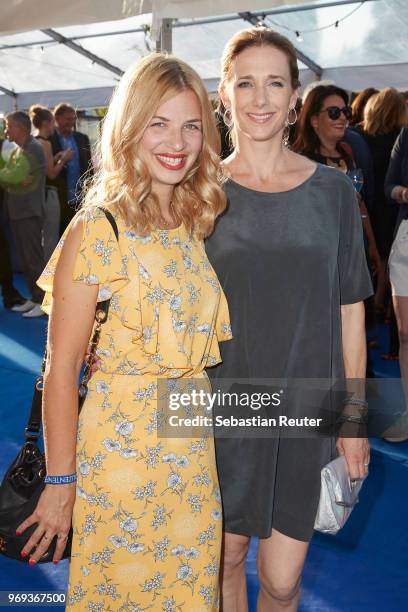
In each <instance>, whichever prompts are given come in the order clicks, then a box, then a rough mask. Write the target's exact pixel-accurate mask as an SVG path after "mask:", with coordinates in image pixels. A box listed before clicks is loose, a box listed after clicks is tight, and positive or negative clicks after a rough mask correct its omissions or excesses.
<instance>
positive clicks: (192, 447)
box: [38, 208, 231, 612]
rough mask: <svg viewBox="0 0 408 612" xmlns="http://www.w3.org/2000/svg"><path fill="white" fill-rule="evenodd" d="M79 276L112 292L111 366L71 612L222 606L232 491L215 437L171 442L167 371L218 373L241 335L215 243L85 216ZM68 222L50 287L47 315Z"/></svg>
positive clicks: (95, 388) (89, 415)
mask: <svg viewBox="0 0 408 612" xmlns="http://www.w3.org/2000/svg"><path fill="white" fill-rule="evenodd" d="M78 214H79V215H81V216H82V218H83V227H84V229H83V237H82V242H81V245H80V248H79V252H78V255H77V258H76V263H75V268H74V273H73V278H74V280H75V281H78V282H83V283H86V284H98V285H99V297H98V299H99V300H105V299H107V298H109V297H110V298H111V305H110V312H109V319H108V321H107V322H106V323H105V324H104V325H103V327H102V334H101V338H100V342H99V347H98V351H97V353H98V356H99V358H100V360H101V365H100V369H99V370H98V372H97V373H96V374H94V376H93V378H92V379H91V381H90V385H89V391H88V395H87V398H86V400H85V403H84V405H83V408H82V411H81V414H80V416H79V424H78V437H77V473H78V486H77V497H76V502H75V507H74V515H73V528H74V538H73V549H72V557H71V562H70V573H69V590H68V595H67V602H68V603H67V610H80V611H81V612H83V611H85V610H93V611H96V612H108V611H109V612H111V611H112V612H113V611H115V612H116V611H117V612H141V611H144V610H154V611H156V610H157V611H165V612H173V611H174V612H194V611H196V612H199V611H203V612H204V611H206V612H207V611H208V610H217V609H218V606H219V587H218V583H219V560H220V544H221V531H222V514H221V499H220V493H219V488H218V477H217V472H216V465H215V455H214V445H213V440H212V438H197V439H194V438H160V437H159V436H158V433H157V429H158V422H159V420H160V419H159V411H158V402H157V383H158V379H159V378H172V379H173V378H176V379H178V378H189V377H195V378H200V377H203V378H206V374H205V373H204V371H203V370H204V368H205V367H206V366H211V365H214V364H216V363H218V362H219V361H220V353H219V347H218V342H220V341H223V340H228V339H230V338H231V330H230V325H229V316H228V307H227V303H226V300H225V296H224V294H223V292H222V290H221V287H220V285H219V282H218V279H217V277H216V275H215V272H214V271H213V269H212V267H211V266H210V264H209V262H208V260H207V257H206V254H205V251H204V246H203V243H202V241H200V240H197V239H196V238H195V237H193V236H191V235H189V234H188V232H187V231H186V229H185V228H184V227H183V226H181V227H180V228H177V229H173V230H156V231H154V232H152V233H151V234H150V235H149V236H145V237H141V236H139V235H138V234H137V233H136V232H134V231H132V230H131V229H129V228H128V227H126V226H125V225H124V223H123V221H122V220H121V219H119V218H116V221H117V224H118V229H119V241H117V240H116V237H115V234H114V232H113V230H112V228H111V225H110V224H109V222H108V220H107V219H106V216H105V214H104V213H103V211H101V210H99V209H97V208H93V209H85V210H83V211H81V212H80V213H78ZM69 231H70V227H68V228H67V230H66V232H65V234H64V236H63V237H62V238H61V241H60V243H59V245H58V246H57V248H56V250H55V251H54V253H53V255H52V257H51V259H50V261H49V263H48V265H47V267H46V268H45V270H44V272H43V274H42V275H41V277H40V279H39V282H38V284H39V285H40V287H42V288H43V289H44V290H45V291H46V296H45V299H44V304H43V307H44V309H45V310H46V311H47V312H48V311H49V309H50V306H51V300H52V296H51V292H52V284H53V277H54V273H55V268H56V265H57V262H58V259H59V255H60V252H61V249H62V246H63V243H64V237H65V236H66V234H67V232H69Z"/></svg>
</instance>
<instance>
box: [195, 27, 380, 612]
mask: <svg viewBox="0 0 408 612" xmlns="http://www.w3.org/2000/svg"><path fill="white" fill-rule="evenodd" d="M298 87H299V72H298V67H297V60H296V52H295V49H294V48H293V45H292V44H291V43H290V42H289V40H288V39H286V38H284V37H283V36H280V35H279V34H277V33H276V32H273V31H272V30H269V29H267V28H251V29H249V30H244V31H242V32H238V33H237V34H236V35H235V36H233V37H232V39H231V40H230V41H229V42H228V43H227V46H226V48H225V51H224V55H223V61H222V77H221V85H220V95H221V99H222V102H223V104H224V107H225V109H226V120H227V122H228V124H229V125H230V129H231V131H232V136H233V141H234V151H233V153H232V154H231V155H230V157H228V158H227V159H226V160H225V162H224V169H225V172H226V174H227V175H228V177H229V180H228V182H227V184H226V191H227V195H228V201H229V206H228V209H227V211H226V212H225V214H224V215H222V217H220V219H219V221H218V222H217V225H216V228H215V231H214V233H213V235H212V236H211V237H210V239H209V241H208V244H207V254H208V256H209V258H210V261H211V263H212V265H213V266H214V269H215V270H216V272H217V274H218V276H219V279H220V282H221V284H222V285H223V287H224V289H225V292H226V295H227V299H228V304H229V307H230V314H231V321H232V328H233V330H234V339H233V340H232V341H231V342H228V343H226V344H225V345H224V346H223V347H222V356H223V363H222V364H220V365H219V366H217V367H215V368H214V369H213V375H214V378H215V379H218V378H227V379H239V378H243V379H259V378H263V379H265V378H267V379H271V378H275V379H276V378H278V379H279V378H283V379H288V380H289V383H290V381H291V380H293V379H295V380H296V379H298V378H315V379H316V378H323V379H328V380H333V379H337V378H340V379H341V378H342V377H343V376H344V374H345V376H346V377H347V378H351V379H353V378H357V379H360V378H364V376H365V361H366V349H365V332H364V306H363V302H362V301H363V300H364V299H365V298H366V297H367V296H368V295H370V293H371V282H370V277H369V274H368V270H367V266H366V261H365V254H364V248H363V240H362V228H361V220H360V215H359V209H358V205H357V202H356V197H355V194H354V190H353V187H352V185H351V183H350V181H349V179H348V178H347V177H345V176H344V175H343V174H342V173H341V172H338V171H337V170H335V169H333V168H327V167H326V166H323V165H320V164H316V163H315V162H313V161H311V160H309V159H307V158H306V157H302V156H301V155H297V154H295V153H293V152H292V151H290V150H288V149H287V148H286V147H285V146H284V143H283V136H284V132H285V129H286V128H287V124H288V123H293V122H294V121H295V120H296V116H295V113H294V112H293V108H294V106H295V104H296V100H297V96H298ZM252 384H253V385H254V386H255V385H256V380H254V382H253V383H252ZM289 391H290V388H289ZM357 399H358V398H357ZM361 401H362V402H364V400H361ZM289 409H290V411H291V412H290V413H291V414H294V413H295V414H296V415H297V416H300V417H302V416H303V417H304V416H305V412H304V411H303V405H302V404H300V405H298V404H295V403H294V404H293V405H291V406H289ZM296 410H297V411H298V412H296ZM249 413H250V411H249ZM268 414H269V413H268ZM279 414H281V413H280V412H279V408H277V409H276V411H275V412H274V414H272V415H271V416H275V417H276V416H277V415H279ZM248 416H251V413H250V414H249V415H248ZM236 433H237V437H236V438H231V439H217V440H216V451H217V466H218V475H219V479H220V486H221V495H222V500H223V509H224V526H225V532H226V533H225V547H224V559H223V583H222V603H223V610H225V611H226V612H230V611H232V610H233V611H234V612H244V611H246V610H247V609H248V602H247V596H246V588H245V559H246V554H247V551H248V545H249V539H250V537H251V536H258V537H259V538H260V541H259V548H258V573H259V582H260V592H259V599H258V608H257V610H258V611H259V612H278V611H279V612H280V611H283V610H285V611H286V612H288V611H291V612H292V611H294V610H296V609H297V607H298V604H299V598H300V582H301V574H302V570H303V564H304V562H305V558H306V554H307V550H308V544H309V541H310V539H311V537H312V535H313V526H314V521H315V516H316V510H317V506H318V502H319V494H320V473H321V468H322V467H323V465H324V464H325V463H327V462H328V461H330V460H331V459H332V458H333V456H334V455H335V450H336V449H335V445H336V440H334V438H323V437H318V436H317V437H315V438H311V437H310V436H309V437H306V438H302V437H301V433H299V437H298V438H296V437H291V438H288V437H287V436H285V431H282V432H281V434H282V436H281V438H280V439H277V438H276V437H272V436H271V437H270V438H261V439H248V438H247V439H242V437H241V438H240V437H239V432H236ZM271 433H272V432H271ZM337 451H338V452H339V453H341V454H344V455H345V458H346V461H347V464H348V467H349V473H350V477H351V478H363V477H364V476H365V475H366V474H367V466H368V463H369V447H368V443H367V440H366V439H363V438H361V439H355V438H354V439H353V438H348V439H345V438H343V437H339V438H338V439H337Z"/></svg>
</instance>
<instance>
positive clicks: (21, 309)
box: [10, 300, 35, 312]
mask: <svg viewBox="0 0 408 612" xmlns="http://www.w3.org/2000/svg"><path fill="white" fill-rule="evenodd" d="M34 306H35V303H34V302H32V301H31V300H26V301H25V302H24V304H16V305H15V306H12V307H11V308H10V310H12V311H13V312H27V310H31V309H32V308H34Z"/></svg>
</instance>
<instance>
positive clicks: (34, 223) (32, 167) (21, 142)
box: [0, 111, 46, 318]
mask: <svg viewBox="0 0 408 612" xmlns="http://www.w3.org/2000/svg"><path fill="white" fill-rule="evenodd" d="M6 135H7V138H8V140H10V141H12V142H15V143H16V145H17V148H16V149H15V150H14V151H13V152H12V153H11V155H10V158H9V160H8V161H7V163H6V165H5V167H4V168H3V169H2V170H0V182H2V183H3V184H5V185H8V187H7V195H6V206H7V211H8V216H9V219H10V225H11V229H12V232H13V235H14V241H15V244H16V250H17V254H18V257H19V260H20V263H21V266H22V270H23V274H24V277H25V280H26V282H27V286H28V289H29V291H30V293H31V300H28V301H27V302H26V303H25V304H23V305H22V306H20V307H19V311H20V312H22V313H23V317H27V318H32V317H40V316H43V315H44V313H43V311H42V310H41V306H40V303H41V302H42V299H43V296H44V292H43V291H42V290H41V289H40V288H39V287H38V286H37V284H36V280H37V278H38V276H39V274H41V272H42V270H43V268H44V252H43V248H42V215H43V210H44V198H45V174H46V162H45V155H44V151H43V148H42V146H41V145H40V144H39V143H38V142H37V141H36V140H35V139H34V138H33V137H32V136H31V121H30V117H29V116H28V115H27V114H26V113H23V112H21V111H16V112H14V113H10V114H8V115H7V117H6ZM14 310H16V308H14Z"/></svg>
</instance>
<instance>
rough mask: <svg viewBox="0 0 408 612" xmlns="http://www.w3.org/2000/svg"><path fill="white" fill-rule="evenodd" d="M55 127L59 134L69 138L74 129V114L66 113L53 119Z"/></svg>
mask: <svg viewBox="0 0 408 612" xmlns="http://www.w3.org/2000/svg"><path fill="white" fill-rule="evenodd" d="M55 121H56V123H57V127H58V129H59V131H60V132H61V134H63V135H64V136H69V134H70V133H71V132H72V131H73V130H74V129H75V123H76V114H75V113H74V112H72V111H66V112H64V113H61V114H59V115H57V116H56V117H55Z"/></svg>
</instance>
